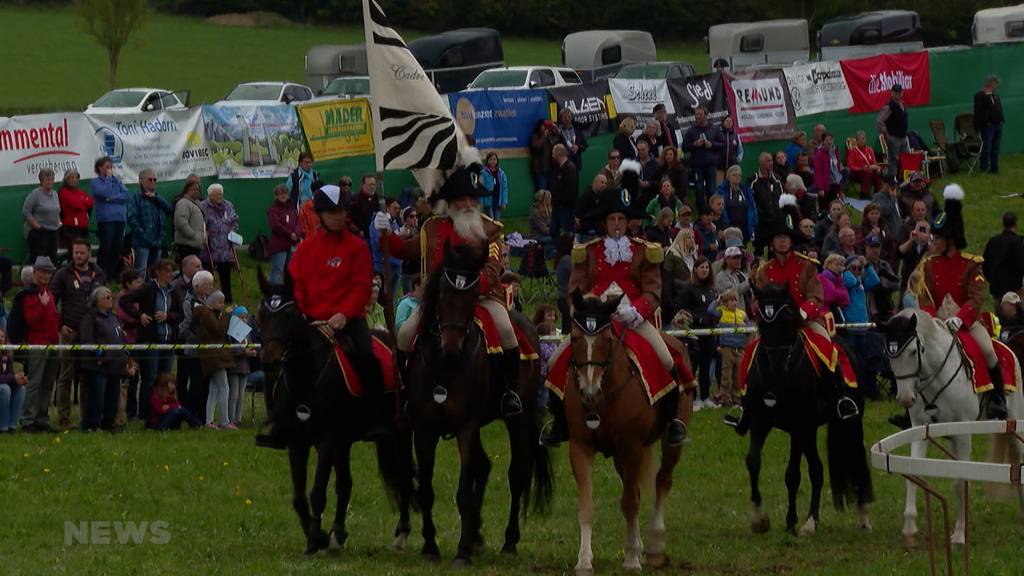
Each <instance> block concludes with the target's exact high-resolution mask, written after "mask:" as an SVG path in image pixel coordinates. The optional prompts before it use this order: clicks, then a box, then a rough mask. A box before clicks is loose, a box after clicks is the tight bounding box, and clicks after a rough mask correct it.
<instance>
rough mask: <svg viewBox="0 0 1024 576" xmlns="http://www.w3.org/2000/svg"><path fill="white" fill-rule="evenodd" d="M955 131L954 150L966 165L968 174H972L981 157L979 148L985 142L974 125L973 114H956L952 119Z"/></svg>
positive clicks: (982, 146)
mask: <svg viewBox="0 0 1024 576" xmlns="http://www.w3.org/2000/svg"><path fill="white" fill-rule="evenodd" d="M953 129H954V130H955V131H956V151H957V153H958V154H959V155H960V158H961V159H962V160H963V162H964V164H967V165H968V170H967V173H968V174H973V173H974V169H975V168H977V167H978V161H979V160H980V159H981V150H982V148H984V146H985V143H984V142H983V141H982V139H981V135H980V134H978V129H977V128H975V126H974V114H957V116H956V118H955V119H954V120H953Z"/></svg>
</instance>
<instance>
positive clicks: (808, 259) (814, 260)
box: [793, 252, 821, 266]
mask: <svg viewBox="0 0 1024 576" xmlns="http://www.w3.org/2000/svg"><path fill="white" fill-rule="evenodd" d="M793 253H794V254H796V255H797V256H798V257H800V258H802V259H804V260H807V261H808V262H810V263H811V264H814V265H815V266H821V262H820V261H818V260H817V259H816V258H811V257H810V256H808V255H807V254H804V253H803V252H793Z"/></svg>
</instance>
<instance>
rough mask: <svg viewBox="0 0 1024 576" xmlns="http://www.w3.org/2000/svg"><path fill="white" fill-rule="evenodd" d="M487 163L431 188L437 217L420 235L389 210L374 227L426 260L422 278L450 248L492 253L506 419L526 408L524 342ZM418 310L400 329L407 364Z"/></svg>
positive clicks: (489, 284)
mask: <svg viewBox="0 0 1024 576" xmlns="http://www.w3.org/2000/svg"><path fill="white" fill-rule="evenodd" d="M482 170H483V166H482V165H481V164H480V162H479V161H476V162H471V163H470V164H469V166H468V167H462V166H460V167H458V168H456V169H455V171H454V172H452V173H451V174H450V175H449V176H448V177H447V179H446V180H445V181H444V183H443V184H442V185H441V187H440V190H438V191H436V192H434V191H431V192H427V191H426V190H424V192H425V193H427V194H428V196H427V199H428V200H429V202H430V203H431V205H432V206H433V207H434V215H433V216H431V217H430V218H428V219H427V220H426V221H425V222H423V224H422V225H421V226H420V230H419V234H417V235H416V236H413V237H411V238H401V237H400V236H398V235H396V234H391V233H390V230H389V222H388V218H387V215H386V214H378V215H377V216H376V218H375V221H374V223H373V225H374V226H375V227H376V228H377V229H378V230H380V231H382V232H383V233H384V235H383V236H382V239H381V241H382V242H388V243H389V248H390V252H391V255H392V256H394V257H396V258H400V259H402V260H412V261H419V262H420V277H421V278H428V277H429V276H430V273H431V272H433V271H434V270H435V269H436V268H437V267H438V266H440V265H441V262H442V261H443V260H444V252H445V246H448V245H450V246H464V245H470V246H472V247H474V248H477V249H479V250H486V251H487V262H486V264H484V269H483V270H481V271H480V306H481V307H483V308H484V309H485V310H486V311H487V313H488V314H490V316H491V318H492V319H493V320H494V325H495V327H496V328H497V330H498V334H499V337H500V339H501V348H502V356H501V370H500V373H501V374H503V375H504V379H503V381H502V386H504V388H505V393H504V394H503V395H502V399H501V414H502V416H503V417H505V418H510V417H512V416H517V415H519V414H521V413H522V411H523V404H522V400H521V399H520V398H519V394H518V393H516V391H515V390H516V387H517V385H518V382H519V341H518V340H517V339H516V335H515V331H514V330H513V328H512V319H511V318H509V315H508V309H507V308H505V291H504V288H503V287H502V285H501V269H502V266H501V245H500V237H501V228H502V225H501V223H500V222H497V221H495V220H493V219H491V218H489V217H487V216H486V215H485V214H482V213H481V208H480V200H479V199H480V198H481V197H483V196H486V195H488V194H490V192H488V191H487V189H486V188H484V187H483V186H482V184H481V172H482ZM419 321H420V313H419V311H418V310H417V311H416V312H414V313H413V314H412V316H410V317H409V319H408V320H406V321H405V323H404V324H402V328H401V329H400V330H399V331H398V338H397V340H398V342H397V344H398V365H399V366H400V367H403V369H404V367H405V365H406V360H407V358H408V354H409V352H410V351H411V348H412V342H413V337H414V336H415V335H416V332H417V331H418V329H419V323H420V322H419Z"/></svg>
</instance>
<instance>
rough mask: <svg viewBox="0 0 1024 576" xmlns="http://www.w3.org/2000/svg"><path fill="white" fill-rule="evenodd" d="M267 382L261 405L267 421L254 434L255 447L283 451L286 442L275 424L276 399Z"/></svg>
mask: <svg viewBox="0 0 1024 576" xmlns="http://www.w3.org/2000/svg"><path fill="white" fill-rule="evenodd" d="M272 386H274V384H272V383H271V382H270V381H269V380H268V381H265V383H264V388H263V403H264V405H265V406H266V411H267V419H266V420H264V422H263V424H262V425H261V426H260V433H258V434H256V446H259V447H260V448H272V449H274V450H284V449H285V448H287V447H288V440H287V438H285V435H284V433H283V432H282V430H281V427H280V426H279V425H278V424H277V422H276V418H275V416H276V415H275V412H276V411H277V407H276V402H275V400H276V398H275V396H274V390H273V389H272Z"/></svg>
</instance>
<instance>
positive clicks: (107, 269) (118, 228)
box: [96, 222, 124, 282]
mask: <svg viewBox="0 0 1024 576" xmlns="http://www.w3.org/2000/svg"><path fill="white" fill-rule="evenodd" d="M97 232H98V234H97V235H98V236H99V239H100V251H99V253H98V254H97V255H96V263H97V264H98V265H99V267H100V268H102V269H103V272H104V273H105V274H106V275H107V279H108V281H111V282H113V281H114V280H116V279H117V278H118V276H117V273H118V269H119V268H120V262H121V250H123V249H124V222H100V223H99V224H97Z"/></svg>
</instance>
